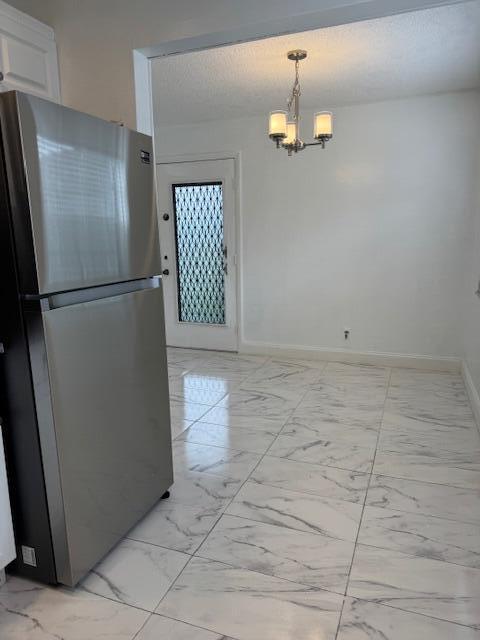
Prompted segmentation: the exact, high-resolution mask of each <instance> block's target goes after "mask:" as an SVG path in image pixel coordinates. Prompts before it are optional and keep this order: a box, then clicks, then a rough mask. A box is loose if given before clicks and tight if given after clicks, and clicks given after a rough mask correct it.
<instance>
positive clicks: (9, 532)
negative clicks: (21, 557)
mask: <svg viewBox="0 0 480 640" xmlns="http://www.w3.org/2000/svg"><path fill="white" fill-rule="evenodd" d="M15 555H16V554H15V543H14V541H13V529H12V518H11V516H10V500H9V497H8V486H7V473H6V470H5V457H4V455H3V440H2V428H1V427H0V570H2V569H3V568H4V567H6V566H7V564H9V563H10V562H11V561H12V560H13V559H14V558H15Z"/></svg>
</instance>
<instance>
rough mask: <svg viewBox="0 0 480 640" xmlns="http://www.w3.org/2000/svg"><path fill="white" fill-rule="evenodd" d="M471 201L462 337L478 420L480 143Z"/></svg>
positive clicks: (479, 397) (479, 353)
mask: <svg viewBox="0 0 480 640" xmlns="http://www.w3.org/2000/svg"><path fill="white" fill-rule="evenodd" d="M477 126H480V95H479V97H478V121H477ZM474 187H475V188H474V193H473V202H472V206H471V220H470V234H469V241H470V242H469V246H468V252H467V255H468V257H469V261H468V266H467V272H466V277H465V285H466V286H465V292H464V295H465V298H464V305H463V309H464V315H463V325H462V327H461V330H462V338H463V357H464V361H465V365H466V368H467V375H468V377H469V380H468V382H469V383H471V385H472V386H473V389H470V392H472V391H473V393H474V394H476V396H477V397H476V398H472V400H473V401H474V402H473V404H474V405H475V404H476V405H477V406H476V410H477V412H478V413H479V415H478V416H477V417H480V401H479V400H480V296H478V295H477V294H476V293H475V292H476V291H477V290H478V289H479V288H480V144H478V143H477V162H476V164H475V183H474Z"/></svg>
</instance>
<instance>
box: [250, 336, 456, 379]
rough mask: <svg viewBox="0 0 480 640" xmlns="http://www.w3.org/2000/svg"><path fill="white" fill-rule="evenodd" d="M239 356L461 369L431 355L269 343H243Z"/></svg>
mask: <svg viewBox="0 0 480 640" xmlns="http://www.w3.org/2000/svg"><path fill="white" fill-rule="evenodd" d="M238 350H239V352H240V353H245V354H260V355H269V356H275V357H277V358H282V357H283V358H299V359H302V360H329V361H330V362H349V363H352V364H370V365H378V366H383V367H406V368H410V369H423V370H425V371H451V372H452V371H453V372H456V373H459V372H460V371H461V368H462V361H461V359H460V358H434V357H432V356H425V355H414V354H400V353H377V352H373V351H352V350H350V349H324V348H321V347H306V346H299V345H280V344H273V343H269V342H256V341H253V340H252V341H249V340H244V341H241V342H240V344H239V347H238Z"/></svg>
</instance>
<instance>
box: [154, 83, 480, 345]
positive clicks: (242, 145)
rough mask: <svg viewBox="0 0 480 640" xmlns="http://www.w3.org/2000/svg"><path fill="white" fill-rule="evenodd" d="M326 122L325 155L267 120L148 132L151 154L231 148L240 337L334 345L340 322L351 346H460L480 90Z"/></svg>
mask: <svg viewBox="0 0 480 640" xmlns="http://www.w3.org/2000/svg"><path fill="white" fill-rule="evenodd" d="M335 118H336V119H335V138H334V140H333V141H332V142H330V143H329V145H328V146H327V149H326V150H325V151H321V150H319V149H307V150H305V151H304V152H303V153H302V154H299V155H298V156H297V157H293V158H288V157H287V155H286V153H285V152H281V151H277V150H275V149H274V147H273V144H272V143H271V142H270V141H269V140H268V138H267V136H266V133H265V128H266V118H264V117H261V118H254V119H244V120H235V121H224V122H216V123H207V124H203V125H201V126H185V127H168V128H162V127H159V126H157V128H156V141H157V154H159V155H161V154H167V155H168V154H182V153H202V152H211V151H223V150H231V151H241V154H242V162H241V168H242V185H241V196H242V211H241V214H242V233H243V255H242V257H241V265H242V276H243V323H242V324H243V339H244V340H246V341H247V342H250V341H254V342H261V343H276V344H279V345H300V346H301V345H303V346H307V347H321V348H326V349H337V348H344V347H345V346H346V344H345V341H344V338H343V329H344V327H348V328H350V329H351V341H350V348H351V349H352V350H355V351H374V352H389V353H399V354H421V355H428V356H434V357H458V356H460V355H461V352H462V344H461V342H462V338H461V330H460V328H459V323H460V319H459V316H460V312H459V309H460V306H461V304H462V301H464V299H465V298H464V296H465V295H466V289H467V288H468V286H467V285H469V286H470V285H471V283H466V277H465V274H466V272H467V269H468V264H467V262H468V256H467V253H466V247H467V245H468V242H469V239H470V235H471V234H470V224H471V211H472V194H473V190H474V186H475V184H476V182H475V181H476V178H477V175H476V173H475V170H476V159H477V151H478V148H479V123H480V119H479V96H478V94H477V93H476V92H465V93H451V94H445V95H438V96H425V97H417V98H411V99H406V100H399V101H391V102H384V103H377V104H370V105H362V106H356V107H344V108H339V109H336V110H335ZM310 123H311V117H310V115H306V116H305V119H304V130H305V135H304V137H305V138H306V137H307V136H310V135H311V133H310ZM478 307H479V309H480V301H479V304H478ZM479 353H480V351H479Z"/></svg>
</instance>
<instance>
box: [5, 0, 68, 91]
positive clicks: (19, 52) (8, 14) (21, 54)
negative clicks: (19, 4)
mask: <svg viewBox="0 0 480 640" xmlns="http://www.w3.org/2000/svg"><path fill="white" fill-rule="evenodd" d="M0 72H1V73H2V75H3V80H2V81H1V82H0V90H1V91H9V90H11V89H18V90H19V91H26V92H27V93H33V94H35V95H37V96H41V97H42V98H50V99H51V100H55V101H57V102H58V101H59V100H60V90H59V80H58V61H57V46H56V44H55V38H54V33H53V31H52V29H50V27H47V26H46V25H43V24H42V23H41V22H38V21H37V20H34V19H33V18H30V17H29V16H27V15H26V14H24V13H21V12H20V11H16V10H15V9H13V8H12V7H10V6H9V5H6V4H5V3H3V2H0ZM0 77H1V76H0Z"/></svg>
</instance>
